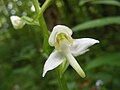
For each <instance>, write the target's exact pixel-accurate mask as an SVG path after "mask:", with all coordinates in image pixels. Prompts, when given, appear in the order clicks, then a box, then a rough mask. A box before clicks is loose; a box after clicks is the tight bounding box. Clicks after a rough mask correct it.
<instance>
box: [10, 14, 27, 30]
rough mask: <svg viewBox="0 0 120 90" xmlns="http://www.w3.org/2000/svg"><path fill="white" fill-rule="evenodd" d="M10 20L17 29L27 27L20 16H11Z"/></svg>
mask: <svg viewBox="0 0 120 90" xmlns="http://www.w3.org/2000/svg"><path fill="white" fill-rule="evenodd" d="M10 20H11V22H12V25H13V27H14V28H15V29H21V28H22V27H23V26H24V25H25V22H24V21H22V19H21V18H20V17H18V16H11V17H10Z"/></svg>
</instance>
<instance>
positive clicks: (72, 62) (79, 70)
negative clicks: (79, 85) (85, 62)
mask: <svg viewBox="0 0 120 90" xmlns="http://www.w3.org/2000/svg"><path fill="white" fill-rule="evenodd" d="M66 58H67V60H68V62H69V63H70V65H71V66H72V67H73V68H74V69H75V71H76V72H77V73H78V74H79V75H80V76H81V77H82V78H84V77H85V73H84V71H83V70H82V68H81V67H80V65H79V64H78V62H77V61H76V59H75V58H74V57H73V56H72V54H71V53H66Z"/></svg>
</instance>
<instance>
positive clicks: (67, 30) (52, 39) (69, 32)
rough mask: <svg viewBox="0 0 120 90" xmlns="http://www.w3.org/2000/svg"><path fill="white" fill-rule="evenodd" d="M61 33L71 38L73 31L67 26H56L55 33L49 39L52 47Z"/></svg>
mask: <svg viewBox="0 0 120 90" xmlns="http://www.w3.org/2000/svg"><path fill="white" fill-rule="evenodd" d="M60 33H65V34H66V35H67V36H68V37H69V36H71V35H72V30H71V29H70V28H68V27H67V26H64V25H56V26H55V27H54V28H53V31H52V33H51V34H50V37H49V44H50V45H51V46H54V45H55V38H56V36H57V35H58V34H60Z"/></svg>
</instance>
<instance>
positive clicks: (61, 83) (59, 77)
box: [56, 67, 68, 90]
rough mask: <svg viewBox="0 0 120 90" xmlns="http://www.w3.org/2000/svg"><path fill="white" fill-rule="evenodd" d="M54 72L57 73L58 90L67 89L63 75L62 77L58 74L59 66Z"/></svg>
mask: <svg viewBox="0 0 120 90" xmlns="http://www.w3.org/2000/svg"><path fill="white" fill-rule="evenodd" d="M56 73H57V79H58V82H59V86H60V90H68V86H67V83H66V80H65V77H64V75H63V76H62V77H61V76H60V73H59V67H58V68H57V69H56Z"/></svg>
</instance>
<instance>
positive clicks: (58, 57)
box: [42, 50, 65, 77]
mask: <svg viewBox="0 0 120 90" xmlns="http://www.w3.org/2000/svg"><path fill="white" fill-rule="evenodd" d="M64 59H65V57H64V55H63V54H62V53H59V52H58V51H56V50H55V51H54V52H52V53H51V55H50V56H49V58H48V59H47V61H46V62H45V64H44V69H43V75H42V76H43V77H44V76H45V74H46V73H47V71H49V70H52V69H54V68H56V67H57V66H59V65H60V64H61V63H62V62H63V61H64Z"/></svg>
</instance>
